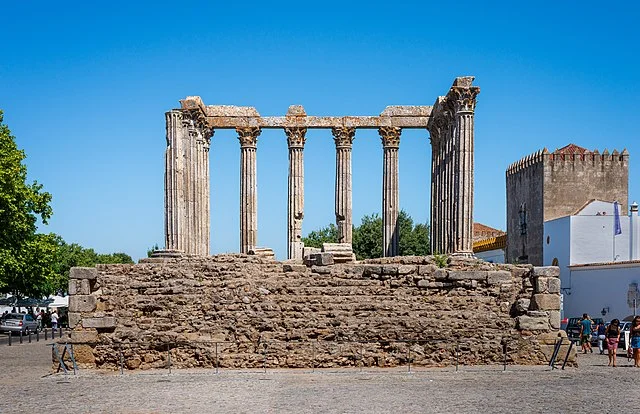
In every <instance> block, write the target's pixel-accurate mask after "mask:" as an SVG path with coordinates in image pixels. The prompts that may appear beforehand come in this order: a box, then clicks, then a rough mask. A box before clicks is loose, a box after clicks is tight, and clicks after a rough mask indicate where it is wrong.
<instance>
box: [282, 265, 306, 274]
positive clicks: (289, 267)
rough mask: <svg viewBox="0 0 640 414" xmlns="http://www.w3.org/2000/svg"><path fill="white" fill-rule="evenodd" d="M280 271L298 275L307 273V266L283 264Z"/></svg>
mask: <svg viewBox="0 0 640 414" xmlns="http://www.w3.org/2000/svg"><path fill="white" fill-rule="evenodd" d="M282 270H284V271H285V272H300V273H304V272H306V271H307V266H305V265H299V264H289V263H285V264H283V265H282Z"/></svg>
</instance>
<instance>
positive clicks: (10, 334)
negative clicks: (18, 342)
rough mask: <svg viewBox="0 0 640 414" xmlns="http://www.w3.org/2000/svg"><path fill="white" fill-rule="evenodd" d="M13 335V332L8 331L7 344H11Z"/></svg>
mask: <svg viewBox="0 0 640 414" xmlns="http://www.w3.org/2000/svg"><path fill="white" fill-rule="evenodd" d="M12 336H13V332H9V346H11V337H12Z"/></svg>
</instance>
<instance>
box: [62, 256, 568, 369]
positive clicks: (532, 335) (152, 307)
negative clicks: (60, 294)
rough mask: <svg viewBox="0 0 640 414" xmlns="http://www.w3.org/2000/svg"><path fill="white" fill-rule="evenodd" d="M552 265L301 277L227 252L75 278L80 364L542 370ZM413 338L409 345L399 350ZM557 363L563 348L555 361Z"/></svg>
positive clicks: (408, 263)
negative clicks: (497, 365) (531, 366)
mask: <svg viewBox="0 0 640 414" xmlns="http://www.w3.org/2000/svg"><path fill="white" fill-rule="evenodd" d="M558 274H559V269H558V268H557V267H542V268H535V267H531V266H514V265H496V264H489V263H485V262H482V261H478V260H475V259H465V258H451V259H450V260H449V263H448V264H447V266H446V267H444V268H440V267H438V266H437V265H436V264H435V263H434V261H433V258H432V257H402V258H386V259H385V258H383V259H375V260H367V261H366V262H365V263H360V264H353V263H348V264H333V265H326V266H317V265H313V266H311V267H307V266H304V265H299V264H292V263H282V262H277V261H274V260H270V259H265V258H262V257H257V256H251V255H243V254H235V255H218V256H211V257H195V256H185V257H181V258H169V259H167V258H164V259H163V258H155V259H154V258H152V259H143V260H142V261H141V263H139V264H135V265H98V266H97V267H96V268H73V269H72V270H71V273H70V280H69V294H70V301H69V312H70V313H69V323H70V326H71V328H72V332H71V337H70V339H65V341H67V340H69V341H70V342H71V343H73V344H74V350H75V352H74V353H75V355H76V360H77V361H78V363H79V364H80V366H81V367H85V368H86V367H91V368H107V369H116V368H117V367H118V366H119V355H120V351H122V353H123V354H122V355H123V359H124V365H125V366H126V367H127V368H129V369H135V368H140V369H147V368H161V367H164V366H165V365H166V363H167V349H168V348H167V346H169V345H171V348H170V349H171V350H170V353H171V361H172V364H173V366H174V367H177V368H187V367H213V366H215V364H216V363H217V364H218V365H219V366H220V367H223V368H224V367H227V368H248V367H262V366H263V364H266V366H268V367H273V368H275V367H312V366H314V367H339V366H354V365H365V366H379V367H386V366H396V365H400V364H406V363H407V355H408V353H409V352H410V353H411V355H412V357H411V358H412V364H415V365H421V366H448V365H454V364H455V361H456V347H457V345H458V344H459V345H460V355H459V358H460V363H461V364H467V365H469V364H491V363H501V362H502V360H503V346H504V347H506V351H507V359H508V362H509V363H518V364H540V363H546V361H547V360H548V358H549V355H550V353H551V352H552V348H553V343H554V341H555V340H556V339H557V335H558V329H559V326H560V284H559V279H558ZM407 341H408V342H407ZM563 352H566V349H565V350H563Z"/></svg>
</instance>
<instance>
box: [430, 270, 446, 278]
mask: <svg viewBox="0 0 640 414" xmlns="http://www.w3.org/2000/svg"><path fill="white" fill-rule="evenodd" d="M433 278H434V279H435V280H447V279H449V272H447V271H446V270H444V269H436V271H435V272H433Z"/></svg>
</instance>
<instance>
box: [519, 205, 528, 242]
mask: <svg viewBox="0 0 640 414" xmlns="http://www.w3.org/2000/svg"><path fill="white" fill-rule="evenodd" d="M518 216H519V217H520V234H522V235H525V234H527V204H526V203H522V204H520V211H518Z"/></svg>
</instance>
